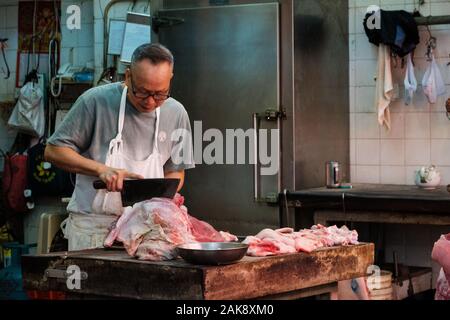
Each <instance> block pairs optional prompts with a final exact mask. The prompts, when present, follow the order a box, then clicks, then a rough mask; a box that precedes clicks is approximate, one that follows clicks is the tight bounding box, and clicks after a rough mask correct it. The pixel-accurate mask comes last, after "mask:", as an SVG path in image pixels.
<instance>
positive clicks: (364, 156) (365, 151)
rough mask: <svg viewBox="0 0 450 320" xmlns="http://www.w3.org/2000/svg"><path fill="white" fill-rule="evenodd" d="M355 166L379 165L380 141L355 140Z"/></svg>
mask: <svg viewBox="0 0 450 320" xmlns="http://www.w3.org/2000/svg"><path fill="white" fill-rule="evenodd" d="M356 163H357V165H379V164H380V140H377V139H373V140H367V139H362V140H356Z"/></svg>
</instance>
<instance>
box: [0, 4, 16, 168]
mask: <svg viewBox="0 0 450 320" xmlns="http://www.w3.org/2000/svg"><path fill="white" fill-rule="evenodd" d="M17 33H18V6H17V5H8V6H1V2H0V38H8V39H9V40H8V48H7V49H5V55H6V60H7V62H8V66H9V69H10V72H11V75H10V77H9V79H4V78H5V76H6V68H5V65H4V62H3V58H2V57H0V102H1V101H13V100H14V91H15V89H14V88H15V81H16V59H17V47H18V39H17ZM15 137H16V131H15V130H11V129H9V128H8V127H7V125H6V121H5V119H3V117H0V148H1V149H2V150H4V151H7V150H9V149H10V148H11V146H12V144H13V142H14V139H15ZM0 168H1V169H0V170H3V169H2V168H3V158H1V157H0Z"/></svg>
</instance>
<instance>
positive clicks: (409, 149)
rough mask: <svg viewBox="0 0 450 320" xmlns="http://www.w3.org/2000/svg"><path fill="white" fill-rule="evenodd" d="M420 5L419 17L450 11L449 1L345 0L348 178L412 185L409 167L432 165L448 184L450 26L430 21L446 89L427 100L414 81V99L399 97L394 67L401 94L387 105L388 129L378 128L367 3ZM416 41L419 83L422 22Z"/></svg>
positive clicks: (404, 6)
mask: <svg viewBox="0 0 450 320" xmlns="http://www.w3.org/2000/svg"><path fill="white" fill-rule="evenodd" d="M414 3H416V7H417V8H420V12H421V13H422V15H423V16H428V15H430V14H431V15H448V14H450V1H447V0H441V1H439V0H428V1H425V5H423V6H420V7H418V5H417V3H418V1H414V0H350V3H349V10H350V12H349V30H350V39H349V45H350V60H351V61H350V101H351V102H350V112H351V113H350V161H351V177H352V178H351V180H352V182H354V183H356V182H363V183H387V184H414V170H417V169H418V168H420V167H421V166H424V165H430V164H435V165H436V166H438V168H439V170H440V171H441V173H442V177H443V181H442V184H449V183H450V120H448V119H447V116H446V113H445V101H446V100H447V98H448V97H450V66H447V63H448V62H450V57H449V54H450V25H438V26H431V27H430V30H431V32H432V35H433V36H434V37H436V38H437V48H436V51H435V56H436V58H437V62H438V64H439V67H440V70H441V73H442V76H443V78H444V80H445V83H446V85H447V94H446V95H445V96H442V97H440V98H439V100H438V101H437V103H435V104H429V103H428V101H427V99H426V97H425V95H424V94H423V90H422V87H421V86H419V87H418V90H417V92H416V94H415V96H414V101H413V104H411V105H408V106H407V105H405V104H404V102H403V96H404V93H403V91H404V87H403V86H402V84H403V79H404V72H405V69H402V68H401V67H400V66H399V67H397V68H394V69H393V75H394V79H395V81H396V82H398V83H399V84H400V87H399V89H400V90H399V92H400V97H399V99H398V100H396V101H395V102H393V103H392V104H391V106H390V111H391V119H392V129H391V131H390V132H388V131H386V130H385V128H383V127H380V126H379V125H378V122H377V113H376V108H375V103H374V99H375V80H374V76H375V73H376V67H377V56H378V54H377V47H376V46H375V45H373V44H371V43H369V41H368V39H367V36H366V34H365V33H364V29H363V25H362V22H363V17H364V15H365V12H366V9H367V6H368V5H370V4H377V5H379V6H380V7H381V8H382V9H385V10H406V11H409V12H412V11H413V10H414V8H415V5H414ZM419 30H420V39H421V43H420V44H419V46H418V48H417V49H416V51H415V58H414V62H415V74H416V78H417V81H418V83H419V84H420V83H421V81H422V78H423V75H424V73H425V70H426V68H427V66H428V62H427V61H426V58H425V50H426V48H425V44H424V43H425V42H426V41H427V39H428V32H427V31H426V27H423V26H420V27H419Z"/></svg>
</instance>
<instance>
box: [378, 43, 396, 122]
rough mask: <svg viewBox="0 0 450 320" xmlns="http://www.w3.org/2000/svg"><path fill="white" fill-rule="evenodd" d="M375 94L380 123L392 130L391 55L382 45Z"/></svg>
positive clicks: (393, 93)
mask: <svg viewBox="0 0 450 320" xmlns="http://www.w3.org/2000/svg"><path fill="white" fill-rule="evenodd" d="M376 82H377V84H376V93H375V106H376V109H377V110H378V123H379V124H380V126H383V125H384V126H385V127H386V128H387V129H388V130H390V129H391V115H390V112H389V104H390V103H391V102H392V101H393V100H394V95H395V91H394V85H393V82H392V70H391V53H390V49H389V46H387V45H384V44H380V45H379V47H378V69H377V81H376Z"/></svg>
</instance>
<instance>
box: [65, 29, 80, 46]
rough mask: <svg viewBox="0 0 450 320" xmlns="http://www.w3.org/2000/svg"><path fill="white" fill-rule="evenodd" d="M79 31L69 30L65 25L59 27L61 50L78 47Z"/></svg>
mask: <svg viewBox="0 0 450 320" xmlns="http://www.w3.org/2000/svg"><path fill="white" fill-rule="evenodd" d="M78 32H79V30H76V29H75V30H69V29H68V28H67V26H66V25H65V24H63V25H62V26H61V37H62V38H61V48H73V47H77V46H78V36H77V35H78Z"/></svg>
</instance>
